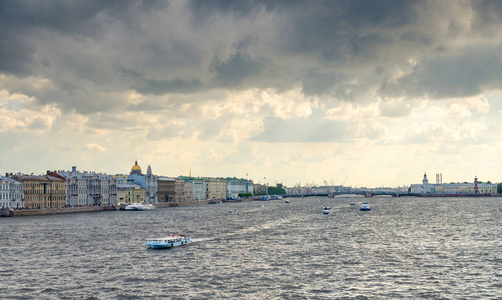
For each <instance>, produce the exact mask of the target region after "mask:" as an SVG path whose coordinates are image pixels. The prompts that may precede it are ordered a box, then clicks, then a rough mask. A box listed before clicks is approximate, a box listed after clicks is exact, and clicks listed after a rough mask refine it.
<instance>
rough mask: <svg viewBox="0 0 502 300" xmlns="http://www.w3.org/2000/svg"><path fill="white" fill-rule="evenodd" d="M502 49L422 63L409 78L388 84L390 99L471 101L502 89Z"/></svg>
mask: <svg viewBox="0 0 502 300" xmlns="http://www.w3.org/2000/svg"><path fill="white" fill-rule="evenodd" d="M501 53H502V48H501V47H500V46H492V47H483V48H479V47H470V48H467V49H465V50H462V51H461V53H459V54H457V55H448V56H447V57H443V56H440V57H434V58H432V59H426V60H423V61H421V62H420V63H419V64H418V65H417V66H415V67H414V68H413V70H412V72H410V73H409V74H407V75H405V76H403V77H402V78H399V79H398V80H397V81H390V82H386V83H384V85H383V86H382V89H381V90H382V92H383V93H384V94H386V95H387V96H401V95H406V96H412V97H422V96H429V97H432V98H446V97H469V96H474V95H478V94H480V93H482V92H483V91H485V90H487V89H500V88H501V87H502V80H501V79H500V78H502V55H501Z"/></svg>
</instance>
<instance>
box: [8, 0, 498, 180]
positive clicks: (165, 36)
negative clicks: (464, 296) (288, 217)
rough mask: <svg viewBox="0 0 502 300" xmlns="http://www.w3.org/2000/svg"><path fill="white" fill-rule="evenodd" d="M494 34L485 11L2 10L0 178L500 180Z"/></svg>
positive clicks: (208, 5)
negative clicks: (137, 173)
mask: <svg viewBox="0 0 502 300" xmlns="http://www.w3.org/2000/svg"><path fill="white" fill-rule="evenodd" d="M501 28H502V1H497V0H494V1H472V2H471V1H458V0H455V1H403V0H398V1H389V0H383V1H367V0H363V1H332V0H329V1H251V0H249V1H234V0H229V1H206V0H201V1H125V0H120V1H102V0H96V1H92V0H86V1H50V0H40V1H36V0H31V1H22V0H13V1H8V0H4V1H0V40H1V41H2V42H1V43H0V125H1V126H0V153H1V154H2V156H1V160H0V171H1V172H2V174H3V173H5V172H23V173H36V174H38V173H43V172H45V171H46V170H55V169H56V170H62V169H64V170H68V169H71V166H77V168H78V169H79V170H82V171H83V170H89V171H98V172H106V173H111V174H116V173H128V172H129V171H130V169H131V167H132V165H133V164H134V161H135V160H138V163H139V165H140V166H141V167H142V168H143V170H144V172H146V168H147V166H148V165H151V167H152V170H153V173H155V174H158V175H165V176H179V175H188V173H189V170H190V168H191V170H192V175H193V176H212V177H227V176H230V177H233V176H236V177H240V178H246V177H247V178H249V179H252V180H253V181H255V182H260V183H263V182H268V183H269V184H275V183H276V182H282V183H284V184H285V185H287V186H293V185H295V184H298V183H300V184H301V185H302V186H303V185H305V184H306V183H309V184H312V182H314V183H315V184H318V185H322V184H323V183H324V182H327V183H328V184H335V185H340V184H344V185H351V186H353V187H355V186H358V187H360V186H367V187H380V186H404V185H409V184H411V183H419V182H421V180H422V176H423V174H424V173H425V172H426V173H427V174H428V177H429V181H430V182H435V174H436V173H442V174H443V182H459V181H461V182H463V181H469V182H472V181H473V180H474V176H478V179H479V180H481V181H487V180H490V181H492V182H501V181H502V172H501V171H500V170H502V159H501V158H500V157H501V153H502V137H501V134H500V133H501V132H502V128H501V127H502V125H501V119H502V118H501V115H502V92H501V89H502V30H501ZM265 178H266V179H265Z"/></svg>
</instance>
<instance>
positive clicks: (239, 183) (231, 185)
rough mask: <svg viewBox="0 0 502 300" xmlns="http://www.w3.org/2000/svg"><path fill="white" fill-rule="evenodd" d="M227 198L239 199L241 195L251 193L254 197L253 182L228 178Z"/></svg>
mask: <svg viewBox="0 0 502 300" xmlns="http://www.w3.org/2000/svg"><path fill="white" fill-rule="evenodd" d="M226 181H227V188H226V197H227V199H231V198H235V197H238V195H239V194H246V193H251V194H253V195H254V184H253V181H252V180H247V179H238V178H235V177H233V178H231V177H228V178H227V180H226Z"/></svg>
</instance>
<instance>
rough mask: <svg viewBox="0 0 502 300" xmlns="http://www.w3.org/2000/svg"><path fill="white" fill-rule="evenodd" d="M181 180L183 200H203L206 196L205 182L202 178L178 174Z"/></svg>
mask: <svg viewBox="0 0 502 300" xmlns="http://www.w3.org/2000/svg"><path fill="white" fill-rule="evenodd" d="M177 179H178V180H183V181H184V182H185V183H184V196H185V202H193V201H204V200H206V196H207V182H206V180H205V179H204V178H199V177H196V178H195V177H186V176H179V177H178V178H177Z"/></svg>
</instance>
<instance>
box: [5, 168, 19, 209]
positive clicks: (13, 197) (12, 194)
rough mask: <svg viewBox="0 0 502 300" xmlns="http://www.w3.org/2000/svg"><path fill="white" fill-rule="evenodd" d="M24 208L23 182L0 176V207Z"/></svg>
mask: <svg viewBox="0 0 502 300" xmlns="http://www.w3.org/2000/svg"><path fill="white" fill-rule="evenodd" d="M3 208H24V186H23V183H22V182H20V181H18V180H15V179H13V178H10V177H8V175H7V176H5V177H3V176H0V209H3Z"/></svg>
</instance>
